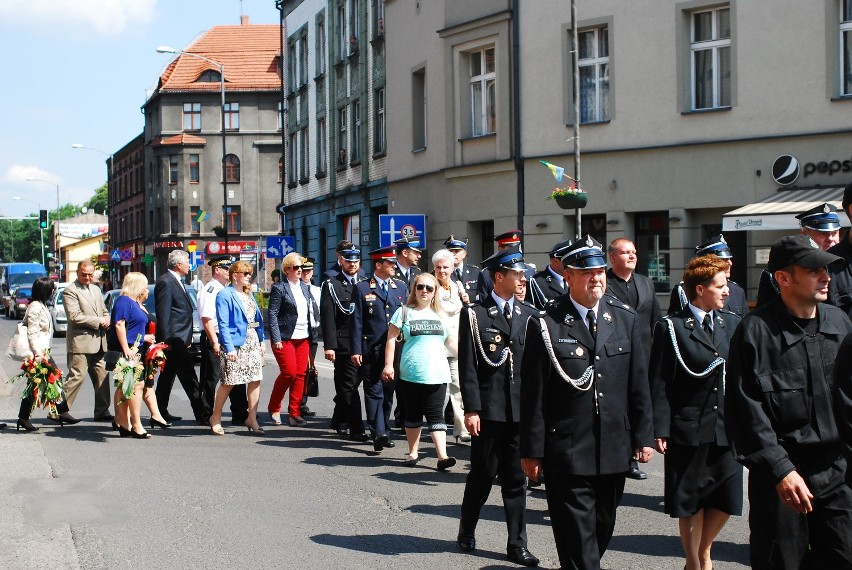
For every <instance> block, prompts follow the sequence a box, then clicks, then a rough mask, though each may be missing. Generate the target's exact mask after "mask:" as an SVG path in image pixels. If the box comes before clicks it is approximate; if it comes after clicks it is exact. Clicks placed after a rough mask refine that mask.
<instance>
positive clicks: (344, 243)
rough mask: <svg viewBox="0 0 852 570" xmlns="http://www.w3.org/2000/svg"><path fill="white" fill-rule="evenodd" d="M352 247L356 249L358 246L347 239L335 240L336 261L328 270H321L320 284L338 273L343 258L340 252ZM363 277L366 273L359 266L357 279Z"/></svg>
mask: <svg viewBox="0 0 852 570" xmlns="http://www.w3.org/2000/svg"><path fill="white" fill-rule="evenodd" d="M353 249H358V247H357V246H356V245H355V244H353V243H352V242H351V241H349V240H348V239H342V240H340V241H339V242H337V246H336V247H335V252H337V263H335V264H334V265H332V266H331V267H330V268H328V270H326V271H323V273H322V276H321V277H320V284H322V283H325V282H326V281H327V280H328V279H331V278H332V277H334V276H335V275H337V274H338V273H340V268H341V267H342V266H343V258H342V257H341V255H340V252H342V251H344V250H350V251H351V250H353ZM364 278H366V274H365V273H364V270H363V269H362V268H360V267H359V268H358V280H359V281H361V280H362V279H364Z"/></svg>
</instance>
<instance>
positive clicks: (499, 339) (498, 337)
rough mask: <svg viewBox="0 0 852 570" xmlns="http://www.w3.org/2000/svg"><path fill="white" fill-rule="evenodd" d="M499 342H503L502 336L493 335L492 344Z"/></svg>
mask: <svg viewBox="0 0 852 570" xmlns="http://www.w3.org/2000/svg"><path fill="white" fill-rule="evenodd" d="M501 340H503V337H502V336H500V335H499V334H495V335H494V342H500V341H501Z"/></svg>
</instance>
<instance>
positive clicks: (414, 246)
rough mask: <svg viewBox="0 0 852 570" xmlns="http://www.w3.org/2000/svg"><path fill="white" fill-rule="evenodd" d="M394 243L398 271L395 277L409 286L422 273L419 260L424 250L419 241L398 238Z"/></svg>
mask: <svg viewBox="0 0 852 570" xmlns="http://www.w3.org/2000/svg"><path fill="white" fill-rule="evenodd" d="M394 245H395V246H396V273H395V274H394V278H396V279H399V280H400V281H405V285H406V287H407V286H409V285H411V281H412V280H413V279H414V278H415V277H417V276H418V275H419V274H420V268H419V267H417V262H419V261H420V256H421V255H423V251H422V250H421V249H420V242H419V241H408V240H407V239H405V238H402V239H398V240H396V241H395V242H394Z"/></svg>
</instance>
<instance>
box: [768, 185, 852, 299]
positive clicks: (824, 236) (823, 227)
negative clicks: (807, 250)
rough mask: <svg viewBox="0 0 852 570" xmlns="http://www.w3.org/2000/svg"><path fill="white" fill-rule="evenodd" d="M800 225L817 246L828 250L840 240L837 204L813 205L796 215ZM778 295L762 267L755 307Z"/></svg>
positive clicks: (772, 279)
mask: <svg viewBox="0 0 852 570" xmlns="http://www.w3.org/2000/svg"><path fill="white" fill-rule="evenodd" d="M796 219H798V220H799V221H800V224H801V226H802V233H803V234H805V235H807V236H810V238H811V239H813V240H814V241H815V242H816V244H817V245H818V246H819V248H820V249H821V250H823V251H828V250H829V249H831V248H832V247H834V246H835V245H837V243H838V242H839V241H840V216H838V215H837V206H835V205H834V204H829V203H828V202H826V203H824V204H820V205H819V206H815V207H813V208H811V209H810V210H808V211H807V212H802V213H801V214H799V215H797V216H796ZM777 296H778V285H777V284H776V283H775V280H774V278H773V277H772V273H771V272H770V271H769V270H768V269H764V270H763V271H762V272H761V273H760V282H759V283H758V286H757V303H756V306H757V307H762V306H763V305H765V304H766V303H768V302H769V301H771V300H772V299H774V298H775V297H777Z"/></svg>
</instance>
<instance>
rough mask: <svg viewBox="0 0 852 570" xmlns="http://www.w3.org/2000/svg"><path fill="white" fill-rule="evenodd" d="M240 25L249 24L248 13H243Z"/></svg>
mask: <svg viewBox="0 0 852 570" xmlns="http://www.w3.org/2000/svg"><path fill="white" fill-rule="evenodd" d="M240 25H241V26H248V25H249V17H248V16H247V15H245V14H242V15H241V16H240Z"/></svg>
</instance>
